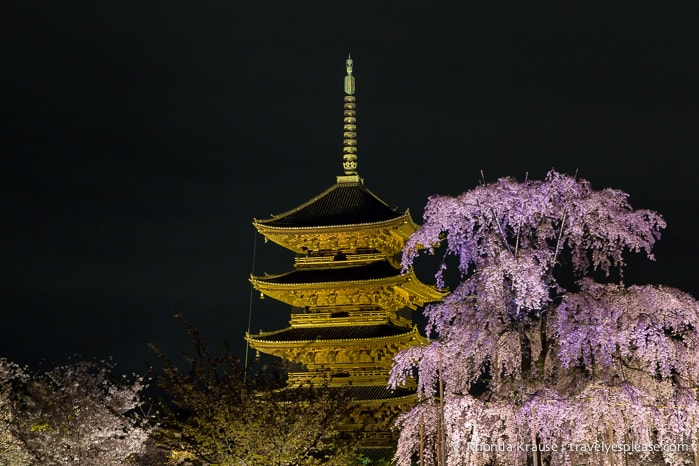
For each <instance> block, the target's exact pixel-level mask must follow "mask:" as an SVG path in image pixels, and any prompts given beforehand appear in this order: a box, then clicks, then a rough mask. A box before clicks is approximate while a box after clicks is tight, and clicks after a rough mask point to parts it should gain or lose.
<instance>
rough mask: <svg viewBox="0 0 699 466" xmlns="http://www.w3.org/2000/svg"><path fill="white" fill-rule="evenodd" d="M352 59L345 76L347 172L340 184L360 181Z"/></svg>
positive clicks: (344, 162) (344, 164)
mask: <svg viewBox="0 0 699 466" xmlns="http://www.w3.org/2000/svg"><path fill="white" fill-rule="evenodd" d="M352 65H353V62H352V57H351V56H350V55H349V54H347V60H346V61H345V66H346V68H347V75H346V76H345V105H344V108H345V111H344V126H343V133H342V138H343V142H342V168H344V170H345V175H344V176H338V177H337V180H338V182H357V181H360V178H359V175H358V174H357V110H356V109H357V104H356V103H355V101H356V98H355V97H354V90H355V86H354V76H352Z"/></svg>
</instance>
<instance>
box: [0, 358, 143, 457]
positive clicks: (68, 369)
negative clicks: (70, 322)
mask: <svg viewBox="0 0 699 466" xmlns="http://www.w3.org/2000/svg"><path fill="white" fill-rule="evenodd" d="M112 368H113V367H112V366H111V365H110V364H109V363H107V362H104V361H102V362H100V363H97V362H86V361H77V362H73V363H70V364H67V365H64V366H59V367H55V368H54V369H52V370H50V371H48V372H46V373H43V374H36V375H30V374H29V373H28V371H27V370H26V369H24V368H21V367H19V366H17V365H16V364H13V363H11V362H9V361H6V360H0V377H2V379H3V380H2V383H1V384H0V385H2V386H3V389H2V398H3V401H2V404H1V406H0V409H2V415H1V416H2V422H3V439H4V440H9V442H10V443H9V446H10V447H12V448H8V449H6V450H4V451H2V452H0V455H2V456H0V458H2V460H3V461H7V464H13V465H14V464H47V465H63V464H71V465H73V464H84V465H94V464H100V465H106V466H108V465H123V464H126V463H127V462H128V461H130V460H132V459H134V458H135V457H136V455H139V454H141V453H143V451H144V448H145V445H146V441H147V439H148V435H149V431H150V428H149V427H148V419H146V418H144V417H143V416H139V415H138V412H137V410H138V408H140V407H141V405H142V403H143V402H142V400H141V398H140V393H141V391H142V389H143V388H144V386H145V385H144V383H143V380H142V378H140V377H135V379H133V380H128V379H127V378H126V376H124V377H123V378H121V379H115V378H114V377H112V375H111V369H112ZM7 455H15V456H16V458H13V457H9V458H8V456H7ZM25 460H26V461H28V462H26V463H24V462H23V461H25ZM2 464H5V463H2Z"/></svg>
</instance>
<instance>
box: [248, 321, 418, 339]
mask: <svg viewBox="0 0 699 466" xmlns="http://www.w3.org/2000/svg"><path fill="white" fill-rule="evenodd" d="M410 333H414V330H413V329H412V328H405V327H397V326H395V325H391V324H389V323H385V324H379V325H333V326H327V327H300V328H296V327H288V328H285V329H282V330H277V331H274V332H265V333H261V334H260V335H251V337H250V339H254V340H255V341H260V342H262V341H265V342H270V343H271V342H276V343H282V342H294V343H297V344H305V343H309V342H320V341H325V342H327V341H340V340H365V339H373V338H384V337H394V336H396V335H404V334H410Z"/></svg>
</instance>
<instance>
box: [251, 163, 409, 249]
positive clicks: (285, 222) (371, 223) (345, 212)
mask: <svg viewBox="0 0 699 466" xmlns="http://www.w3.org/2000/svg"><path fill="white" fill-rule="evenodd" d="M338 178H339V180H338V182H337V183H336V184H334V185H332V186H331V187H330V188H328V189H326V190H325V191H323V192H322V193H320V194H319V195H317V196H315V197H314V198H313V199H311V200H309V201H307V202H305V203H303V204H301V205H300V206H298V207H296V208H294V209H291V210H289V211H287V212H284V213H282V214H279V215H273V216H272V217H270V218H268V219H263V220H259V219H255V220H254V221H253V225H254V226H255V228H257V230H258V231H259V232H260V233H261V234H262V235H264V236H265V237H266V238H267V239H269V240H271V241H273V242H275V243H277V244H279V245H280V246H283V247H285V248H287V249H290V250H292V251H295V252H297V253H300V254H308V253H316V254H318V253H320V254H323V252H326V253H327V252H328V251H344V252H351V251H359V250H363V251H369V250H375V251H379V252H381V253H383V254H386V255H388V256H392V255H395V254H398V253H400V251H401V250H402V248H403V245H404V244H405V241H406V239H407V238H408V237H409V236H410V235H411V234H413V233H414V232H415V230H417V225H416V224H415V222H414V221H413V219H412V218H411V217H410V211H409V210H406V211H405V212H400V211H398V210H397V209H394V208H392V207H390V206H389V205H388V204H386V203H385V202H384V201H382V200H381V199H379V198H378V197H377V196H376V195H375V194H374V193H372V192H371V191H370V190H369V189H367V188H366V187H365V186H364V182H363V180H362V179H361V178H359V177H358V176H350V177H338ZM343 178H349V179H350V181H347V180H344V181H343V180H342V179H343Z"/></svg>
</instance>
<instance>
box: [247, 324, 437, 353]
mask: <svg viewBox="0 0 699 466" xmlns="http://www.w3.org/2000/svg"><path fill="white" fill-rule="evenodd" d="M289 330H291V327H287V328H284V329H282V330H275V331H272V332H260V333H258V334H256V335H250V333H246V334H245V340H246V341H247V342H249V343H250V345H251V346H252V347H253V348H256V349H258V348H259V349H264V348H298V347H299V346H304V347H305V348H308V347H310V346H318V347H326V346H330V345H335V346H356V345H357V344H358V343H372V344H381V346H384V345H385V344H387V343H396V342H397V343H401V342H402V343H406V344H407V343H410V342H411V341H417V344H426V343H427V339H426V338H425V337H423V336H422V335H420V332H419V330H418V329H417V326H413V328H412V329H411V330H410V331H409V332H405V333H399V334H397V335H390V336H385V337H372V338H343V339H328V340H318V339H315V340H293V341H282V340H279V341H275V340H269V339H267V340H260V339H259V338H262V337H265V338H268V337H271V336H274V335H278V334H280V333H284V332H287V331H289ZM410 346H414V345H410Z"/></svg>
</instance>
